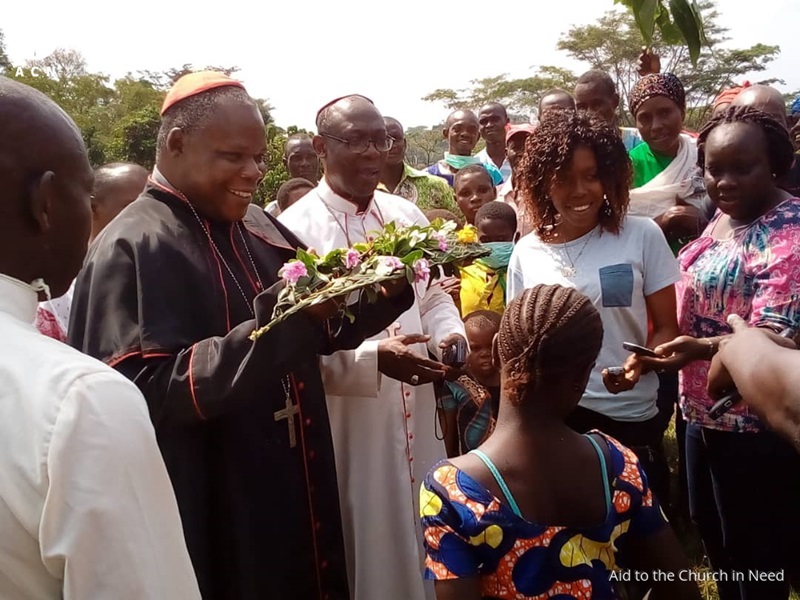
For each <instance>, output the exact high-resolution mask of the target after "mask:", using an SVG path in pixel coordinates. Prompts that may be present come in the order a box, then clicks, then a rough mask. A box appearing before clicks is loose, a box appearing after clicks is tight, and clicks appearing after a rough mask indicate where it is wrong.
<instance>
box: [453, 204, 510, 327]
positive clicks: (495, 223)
mask: <svg viewBox="0 0 800 600" xmlns="http://www.w3.org/2000/svg"><path fill="white" fill-rule="evenodd" d="M475 225H476V227H477V229H478V239H479V240H480V242H481V243H482V244H487V245H488V246H489V247H490V248H491V250H492V253H491V254H490V255H489V256H484V257H483V258H479V259H477V260H475V261H474V262H473V263H472V264H470V265H467V266H466V267H461V268H460V269H459V272H460V274H461V293H460V300H461V302H460V305H461V314H462V316H463V315H468V314H470V313H472V312H474V311H476V310H491V311H494V312H496V313H498V314H501V315H502V314H503V311H504V310H505V306H506V270H507V269H508V260H509V259H510V258H511V251H512V250H513V249H514V242H515V241H516V239H517V213H515V212H514V209H513V208H511V207H510V206H509V205H508V204H505V203H504V202H489V203H488V204H484V205H483V206H482V207H481V208H480V209H479V210H478V212H477V214H476V215H475Z"/></svg>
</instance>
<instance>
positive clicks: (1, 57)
mask: <svg viewBox="0 0 800 600" xmlns="http://www.w3.org/2000/svg"><path fill="white" fill-rule="evenodd" d="M10 68H11V59H9V58H8V54H6V42H5V35H4V34H3V30H2V29H0V74H2V73H4V72H5V70H6V69H10Z"/></svg>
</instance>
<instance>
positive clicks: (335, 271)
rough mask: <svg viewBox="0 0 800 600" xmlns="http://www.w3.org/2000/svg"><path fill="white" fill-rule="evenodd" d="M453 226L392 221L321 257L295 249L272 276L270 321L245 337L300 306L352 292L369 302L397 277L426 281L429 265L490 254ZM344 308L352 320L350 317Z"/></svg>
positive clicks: (471, 231) (473, 234) (471, 233)
mask: <svg viewBox="0 0 800 600" xmlns="http://www.w3.org/2000/svg"><path fill="white" fill-rule="evenodd" d="M456 227H457V226H456V224H455V223H453V222H451V221H443V220H441V219H437V220H435V221H434V222H433V223H431V224H430V225H427V226H424V227H423V226H420V225H411V226H408V227H398V226H397V225H396V224H395V223H393V222H392V223H388V224H387V225H386V226H385V228H384V229H383V231H381V232H376V233H375V235H374V236H373V237H371V238H370V239H369V241H368V242H365V243H361V244H355V245H354V246H353V247H352V248H337V249H336V250H331V251H330V252H328V253H327V254H326V255H325V256H318V255H316V254H313V253H310V252H306V251H305V250H302V249H298V250H297V257H296V258H295V259H293V260H291V261H289V262H287V263H286V264H285V265H283V267H282V268H281V270H280V272H279V273H278V274H279V275H280V277H281V278H282V279H283V281H284V283H285V286H284V288H283V289H282V290H281V292H280V293H279V294H278V302H277V304H276V305H275V309H274V310H273V312H272V320H271V321H270V322H269V323H267V324H266V325H265V326H264V327H262V328H261V329H258V330H256V331H254V332H253V333H252V334H251V335H250V339H252V340H257V339H258V338H259V337H260V336H261V335H263V334H264V333H266V332H267V331H269V329H270V328H272V327H274V326H275V324H277V323H279V322H281V321H282V320H284V319H285V318H287V317H288V316H290V315H292V314H294V313H296V312H299V311H301V310H303V309H304V308H306V307H309V306H313V305H315V304H321V303H323V302H327V301H328V300H331V299H333V298H338V297H341V296H347V295H349V294H351V293H352V292H363V293H365V294H366V295H367V298H368V300H369V301H370V302H374V301H375V300H377V298H378V291H379V289H380V285H381V284H382V283H384V282H387V281H390V280H392V279H399V278H400V277H405V278H407V279H408V281H409V283H420V282H427V281H428V279H429V278H430V276H431V269H432V268H434V267H438V266H441V265H450V264H458V263H465V262H469V261H471V260H474V259H476V258H480V257H481V256H486V255H487V254H489V253H490V251H489V250H488V249H487V248H485V247H484V246H483V245H482V244H480V243H478V235H477V231H476V230H475V228H474V227H472V226H470V225H468V226H467V227H465V228H463V229H461V230H459V231H456ZM344 310H345V316H347V317H348V318H349V319H350V320H351V321H352V320H353V319H354V317H353V315H352V314H351V313H349V312H348V311H347V309H346V308H345V309H344Z"/></svg>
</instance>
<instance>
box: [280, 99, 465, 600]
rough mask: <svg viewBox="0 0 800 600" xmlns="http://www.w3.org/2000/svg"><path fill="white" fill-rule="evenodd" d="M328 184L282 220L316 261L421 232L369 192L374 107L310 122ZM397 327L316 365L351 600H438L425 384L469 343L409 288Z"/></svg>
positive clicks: (441, 454)
mask: <svg viewBox="0 0 800 600" xmlns="http://www.w3.org/2000/svg"><path fill="white" fill-rule="evenodd" d="M317 131H319V135H317V136H316V137H314V149H315V150H316V152H317V154H318V155H319V156H320V158H321V159H322V161H323V164H324V167H325V169H324V172H325V175H324V178H323V180H322V181H320V183H319V185H318V186H317V188H316V189H314V190H313V191H311V192H310V193H309V194H307V195H306V196H305V197H303V198H302V199H300V200H299V201H298V202H297V203H295V204H294V205H292V206H291V207H290V208H289V209H287V210H286V211H285V212H284V213H282V214H281V216H280V221H282V222H283V224H284V225H286V226H287V227H288V228H289V229H290V230H292V231H294V232H295V233H296V234H297V235H298V236H299V237H300V238H301V239H303V240H304V241H305V242H306V243H307V244H308V245H309V246H311V247H313V248H316V249H317V250H318V251H319V252H328V251H330V250H332V249H335V248H341V247H344V246H352V245H353V244H357V243H359V242H363V241H365V240H367V238H368V237H369V236H370V235H372V232H375V231H377V230H381V229H383V227H384V225H385V224H386V223H389V222H391V221H394V222H396V223H397V224H398V225H408V224H412V223H421V224H424V225H427V224H428V221H427V219H425V216H424V215H423V214H422V212H421V211H420V209H419V208H418V207H416V206H415V205H414V204H412V203H411V202H408V201H407V200H405V199H403V198H400V197H398V196H393V195H391V194H387V193H385V192H381V191H376V187H377V185H378V182H379V180H380V175H381V170H382V168H383V167H384V165H385V163H386V158H387V154H388V153H389V150H391V148H392V146H393V143H394V139H393V138H392V137H390V136H389V134H388V133H387V130H386V124H385V122H384V120H383V117H382V116H381V114H380V112H378V110H377V109H376V108H375V106H374V105H373V103H372V102H371V101H370V100H368V99H367V98H364V97H363V96H347V97H345V98H338V99H336V100H334V101H332V102H330V103H328V104H327V105H326V106H324V107H323V108H322V109H321V110H320V111H319V113H318V115H317ZM416 298H417V299H416V301H415V303H414V305H413V306H412V307H411V308H410V309H409V310H408V311H406V312H405V313H403V315H401V316H400V318H399V319H398V321H397V323H396V324H395V325H394V326H392V327H390V328H388V329H387V330H386V331H385V332H383V333H382V334H379V335H377V336H375V337H373V338H371V339H370V340H368V341H366V342H364V343H363V344H362V345H361V346H360V347H359V348H357V349H356V350H352V351H345V352H337V353H335V354H334V355H332V356H330V357H326V358H324V359H323V360H322V370H323V374H324V379H325V391H326V396H327V401H328V413H329V415H330V422H331V430H332V433H333V444H334V451H335V455H336V473H337V478H338V483H339V493H340V498H341V511H342V523H343V529H344V539H345V552H346V557H347V569H348V577H349V581H350V590H351V592H352V595H353V597H354V598H355V599H356V600H374V599H376V598H387V599H388V598H403V599H404V600H405V599H408V600H425V599H426V598H429V599H431V600H432V599H433V598H434V594H433V588H432V587H426V584H424V583H423V579H422V568H421V565H422V557H424V552H423V550H422V544H421V531H420V528H419V527H418V524H417V519H416V516H417V515H418V514H419V506H418V502H419V486H420V483H421V482H422V479H423V477H424V475H425V473H426V472H427V470H428V469H429V468H430V467H432V466H433V465H434V464H436V463H437V462H438V461H439V460H442V459H444V458H445V456H446V454H445V448H444V443H443V442H442V441H441V440H439V439H437V437H436V428H435V425H436V418H437V416H436V400H435V397H434V392H433V385H432V382H434V381H439V380H442V379H443V378H444V377H445V376H446V375H449V374H450V373H449V369H448V367H446V366H445V365H444V364H442V363H441V362H439V360H432V359H429V358H428V353H429V352H430V353H431V354H432V355H433V356H436V357H441V353H442V349H443V348H444V347H447V346H448V345H450V344H452V343H455V342H456V341H457V340H458V339H459V338H464V337H465V334H464V326H463V324H462V323H461V319H460V318H459V314H458V310H457V309H456V307H455V305H454V304H453V301H452V299H451V298H450V296H448V295H447V294H446V293H445V292H443V291H442V290H441V288H439V286H431V287H429V288H428V287H427V286H426V284H424V283H423V284H418V285H417V286H416Z"/></svg>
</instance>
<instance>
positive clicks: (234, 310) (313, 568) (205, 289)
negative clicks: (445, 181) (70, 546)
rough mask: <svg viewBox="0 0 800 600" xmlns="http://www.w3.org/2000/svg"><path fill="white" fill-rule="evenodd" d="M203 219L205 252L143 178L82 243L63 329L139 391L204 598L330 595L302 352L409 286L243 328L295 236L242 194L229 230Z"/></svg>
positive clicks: (319, 394) (270, 300)
mask: <svg viewBox="0 0 800 600" xmlns="http://www.w3.org/2000/svg"><path fill="white" fill-rule="evenodd" d="M203 223H204V224H205V226H206V227H207V228H208V230H209V231H210V233H211V237H212V239H213V241H214V244H215V245H216V247H217V248H218V251H215V250H214V247H213V244H212V243H211V242H210V241H209V239H208V236H207V234H206V233H205V231H204V230H203V228H202V226H201V225H200V222H199V220H198V218H197V217H196V216H195V214H193V212H192V209H191V207H190V205H189V204H188V203H187V202H186V201H185V200H183V199H181V198H179V197H178V196H176V195H173V194H172V193H170V192H168V191H167V190H165V189H162V188H161V187H160V186H158V187H157V186H156V185H152V184H151V185H149V186H148V187H147V188H146V189H145V191H144V193H143V195H142V196H140V197H139V199H137V200H136V201H135V202H133V203H132V204H131V205H130V206H129V207H127V208H126V209H125V210H124V211H123V212H122V213H121V214H120V215H119V216H118V217H117V218H116V219H115V220H114V221H113V222H112V223H111V224H110V225H109V226H108V227H107V228H106V230H104V231H103V232H102V234H101V235H100V237H99V238H98V239H97V240H96V241H95V243H94V244H93V245H92V247H91V248H90V250H89V255H88V256H87V259H86V263H85V265H84V269H83V271H82V272H81V274H80V275H79V277H78V281H77V284H76V287H75V294H74V300H73V306H72V315H71V322H70V326H69V336H70V343H71V344H72V345H73V346H75V347H76V348H78V349H79V350H82V351H83V352H85V353H87V354H89V355H91V356H94V357H96V358H99V359H100V360H103V361H104V362H106V363H107V364H110V365H112V366H113V367H115V368H116V369H117V370H118V371H120V372H121V373H123V374H124V375H125V376H126V377H128V378H129V379H131V380H133V381H134V382H135V383H136V384H137V385H138V387H139V389H141V390H142V392H143V393H144V396H145V398H146V399H147V403H148V405H149V409H150V415H151V418H152V420H153V424H154V425H155V430H156V434H157V437H158V442H159V445H160V448H161V452H162V455H163V457H164V462H165V463H166V466H167V470H168V471H169V475H170V478H171V480H172V484H173V486H174V489H175V495H176V497H177V500H178V506H179V508H180V513H181V518H182V521H183V530H184V533H185V536H186V542H187V546H188V548H189V553H190V555H191V558H192V562H193V564H194V568H195V572H196V573H197V577H198V581H199V583H200V589H201V592H202V594H203V597H204V598H206V599H212V598H213V599H226V600H227V599H253V600H256V599H257V600H264V599H271V598H275V599H295V598H296V599H306V598H314V599H320V600H323V599H325V598H329V599H330V600H346V599H348V598H349V594H348V589H347V576H346V570H345V564H344V548H343V543H342V531H341V519H340V514H339V500H338V491H337V484H336V472H335V463H334V456H333V446H332V442H331V433H330V427H329V422H328V413H327V409H326V405H325V395H324V390H323V386H322V379H321V376H320V371H319V362H318V355H319V354H329V353H331V352H333V351H335V350H340V349H348V348H355V347H357V346H358V345H359V344H360V343H361V341H362V340H363V339H364V338H365V337H370V336H372V335H374V334H376V333H377V332H378V331H380V330H382V329H383V328H384V327H386V326H387V325H389V324H390V323H391V322H393V321H394V320H395V319H396V318H397V317H398V316H399V315H400V314H401V313H402V312H404V311H405V310H407V309H408V308H409V307H410V306H411V304H412V302H413V292H412V291H411V289H410V288H409V289H408V290H406V292H405V293H403V294H402V295H401V296H399V297H398V298H396V299H395V300H392V301H388V300H380V301H379V302H378V303H376V304H374V305H369V304H367V303H366V302H364V303H362V304H360V305H359V306H358V307H356V311H355V313H356V315H357V317H356V320H355V323H354V324H352V325H351V324H350V323H349V321H348V320H347V319H343V320H342V323H339V322H338V320H337V322H336V323H329V324H328V325H327V326H326V327H322V326H319V325H316V324H314V322H313V321H311V320H310V319H309V318H308V317H306V316H304V315H302V314H299V315H296V316H293V317H291V318H289V319H287V320H286V321H285V322H283V323H281V324H279V325H277V326H276V327H274V328H273V329H272V330H270V331H269V332H268V333H267V334H266V335H264V336H263V337H261V338H260V339H259V340H258V341H257V342H251V341H250V340H249V339H248V335H249V334H250V333H251V332H252V331H253V329H254V328H255V327H256V322H257V323H258V325H263V324H265V323H267V322H268V321H269V320H270V318H271V314H272V308H273V306H274V303H275V297H276V294H277V291H278V289H279V288H280V284H279V283H277V282H278V275H277V273H278V270H279V269H280V267H281V266H282V265H283V263H284V262H286V261H287V260H289V259H290V258H293V257H294V255H295V249H296V247H297V246H298V245H300V242H299V241H298V240H297V238H295V237H294V236H293V235H292V234H291V233H290V232H289V231H287V230H286V229H285V228H284V227H283V226H281V225H280V224H279V223H277V221H275V220H274V219H272V217H269V216H267V215H266V214H265V213H264V212H263V211H261V210H260V209H258V208H257V207H255V206H253V207H251V208H250V210H249V211H248V214H247V216H246V217H245V219H244V220H243V221H242V224H241V228H240V226H239V225H238V224H230V223H225V224H223V223H209V222H206V221H203ZM242 238H244V239H245V240H246V244H245V243H244V242H243V239H242ZM217 252H219V254H221V255H222V256H223V257H224V260H220V258H219V256H218V254H217ZM226 263H227V266H226ZM253 264H255V266H256V267H257V272H258V275H256V273H254V272H253ZM228 268H230V269H231V271H232V272H233V277H232V276H231V275H230V273H229V272H228ZM259 277H260V279H261V281H262V282H263V285H264V287H266V288H267V291H264V292H262V293H259V292H260V290H259V289H258V288H259V284H258V279H259ZM237 282H238V285H237ZM240 288H242V289H240ZM243 294H244V295H246V296H247V299H248V302H253V299H255V298H256V295H258V298H257V299H255V302H254V307H255V313H256V320H255V321H254V320H253V317H252V313H251V310H252V307H253V305H252V304H251V305H250V306H248V304H247V303H245V298H244V297H243ZM340 325H341V326H340ZM286 388H288V390H289V395H290V397H291V402H290V403H288V405H287V398H286V391H285V389H286ZM287 409H288V410H287ZM176 600H177V599H176Z"/></svg>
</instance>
